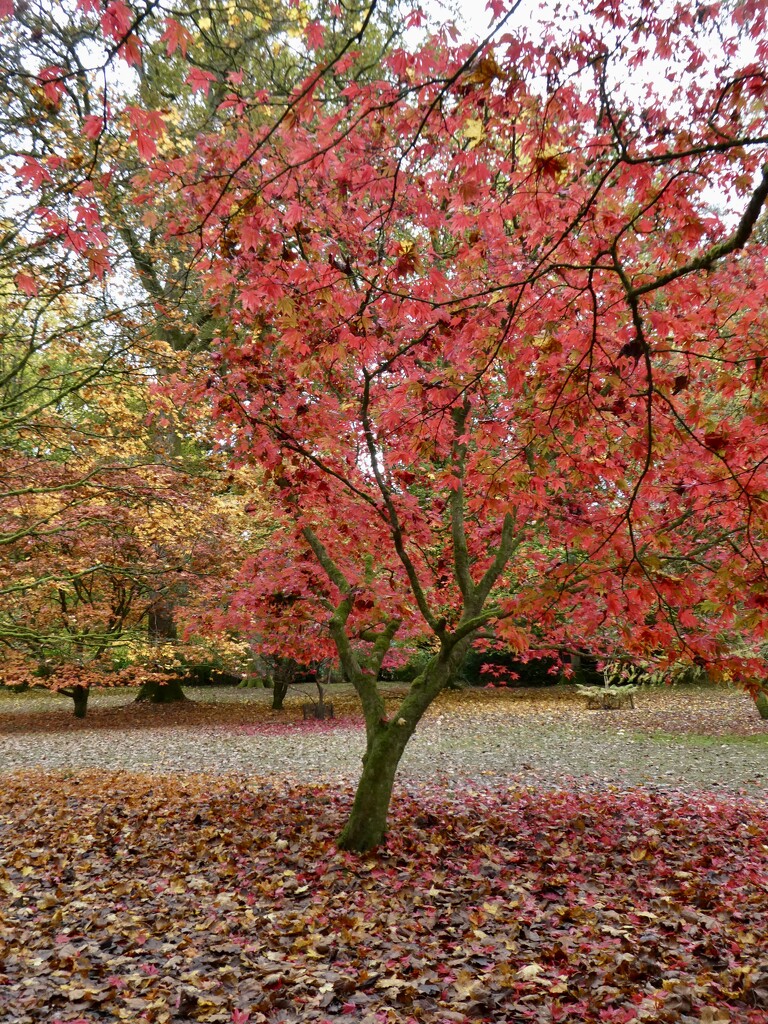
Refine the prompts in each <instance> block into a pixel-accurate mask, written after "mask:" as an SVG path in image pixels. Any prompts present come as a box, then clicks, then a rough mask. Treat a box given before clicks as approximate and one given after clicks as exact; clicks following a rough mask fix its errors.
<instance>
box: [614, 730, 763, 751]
mask: <svg viewBox="0 0 768 1024" xmlns="http://www.w3.org/2000/svg"><path fill="white" fill-rule="evenodd" d="M631 739H632V740H633V741H635V742H637V741H640V740H653V741H654V742H657V743H677V744H678V745H680V746H688V747H725V746H730V745H731V744H733V745H734V746H736V745H743V744H750V745H751V746H759V747H768V733H757V734H755V735H744V736H742V735H740V734H739V733H723V734H722V735H719V736H703V735H701V734H698V733H685V732H683V733H675V732H662V731H659V730H655V731H653V732H633V733H632V734H631Z"/></svg>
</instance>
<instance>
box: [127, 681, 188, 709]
mask: <svg viewBox="0 0 768 1024" xmlns="http://www.w3.org/2000/svg"><path fill="white" fill-rule="evenodd" d="M180 700H189V697H187V695H186V694H185V693H184V691H183V690H182V688H181V683H180V682H179V680H178V679H169V680H168V682H167V683H158V682H156V681H154V680H153V681H148V682H146V683H142V684H141V689H140V690H139V695H138V696H137V698H136V703H137V704H138V703H140V702H143V701H147V702H148V703H150V704H174V703H175V702H176V701H180Z"/></svg>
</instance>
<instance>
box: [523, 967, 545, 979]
mask: <svg viewBox="0 0 768 1024" xmlns="http://www.w3.org/2000/svg"><path fill="white" fill-rule="evenodd" d="M543 970H544V968H543V967H542V966H541V965H540V964H526V965H525V966H524V967H521V968H520V970H519V971H518V972H517V976H518V978H519V979H520V981H533V979H534V978H536V977H537V976H538V975H539V974H541V972H542V971H543Z"/></svg>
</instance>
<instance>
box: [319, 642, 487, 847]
mask: <svg viewBox="0 0 768 1024" xmlns="http://www.w3.org/2000/svg"><path fill="white" fill-rule="evenodd" d="M468 644H469V641H468V640H464V641H460V642H459V643H456V644H451V643H450V642H449V643H448V644H447V645H445V646H444V647H443V649H442V650H441V651H440V653H439V654H437V655H435V657H434V658H432V660H431V661H430V662H429V663H428V664H427V666H426V668H425V669H424V671H423V672H422V673H421V675H419V676H417V677H416V679H414V681H413V683H412V684H411V688H410V690H409V692H408V694H407V695H406V696H405V697H404V699H403V701H402V703H401V704H400V706H399V707H398V709H397V711H396V712H395V714H394V715H393V716H392V718H391V719H388V718H387V717H386V716H385V714H384V702H383V699H382V698H381V696H380V695H379V694H378V693H377V694H376V697H377V698H378V701H377V702H375V703H380V707H376V708H374V706H373V705H374V702H373V701H370V700H368V699H366V700H365V701H364V706H365V705H367V706H368V709H369V713H367V714H366V750H365V755H364V756H363V770H362V773H361V775H360V780H359V782H358V785H357V790H356V792H355V799H354V802H353V804H352V810H351V811H350V814H349V818H348V819H347V823H346V825H345V826H344V829H343V831H342V833H341V835H340V836H339V842H338V845H339V848H340V849H342V850H352V851H355V852H357V853H366V852H367V851H368V850H372V849H373V848H374V847H376V846H380V845H381V843H383V842H384V839H385V837H386V831H387V817H388V815H389V805H390V801H391V799H392V789H393V786H394V782H395V776H396V774H397V768H398V765H399V764H400V759H401V757H402V756H403V752H404V751H405V748H406V746H407V745H408V741H409V740H410V738H411V736H412V735H413V733H414V731H415V729H416V726H417V725H418V724H419V722H420V721H421V719H422V717H423V715H424V712H425V711H426V710H427V708H428V707H429V706H430V704H431V703H432V702H433V701H434V700H435V698H436V697H437V696H438V694H440V693H441V691H442V690H444V689H445V688H446V687H447V686H448V685H449V684H450V683H451V681H452V680H453V679H454V677H455V675H456V672H457V670H458V668H459V666H460V665H461V663H462V661H463V660H464V655H465V653H466V650H467V647H468ZM355 682H356V686H355V688H356V689H357V690H358V693H360V692H361V689H365V688H368V687H369V684H370V677H367V676H366V675H365V674H364V675H363V676H362V677H361V678H358V679H357V680H356V681H355V680H354V679H353V683H355ZM370 712H374V714H375V713H376V712H380V713H379V714H378V717H374V714H371V713H370Z"/></svg>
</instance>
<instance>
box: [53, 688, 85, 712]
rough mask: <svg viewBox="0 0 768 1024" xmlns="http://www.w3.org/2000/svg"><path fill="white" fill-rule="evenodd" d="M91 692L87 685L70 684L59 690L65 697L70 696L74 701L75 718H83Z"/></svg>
mask: <svg viewBox="0 0 768 1024" xmlns="http://www.w3.org/2000/svg"><path fill="white" fill-rule="evenodd" d="M90 692H91V688H90V687H89V686H70V687H69V688H68V689H66V690H60V691H59V693H62V694H63V695H64V696H65V697H71V698H72V700H73V701H74V703H75V712H74V714H75V718H85V716H86V713H87V711H88V696H89V694H90Z"/></svg>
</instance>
